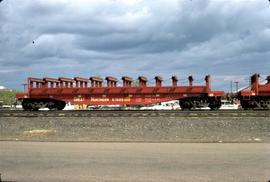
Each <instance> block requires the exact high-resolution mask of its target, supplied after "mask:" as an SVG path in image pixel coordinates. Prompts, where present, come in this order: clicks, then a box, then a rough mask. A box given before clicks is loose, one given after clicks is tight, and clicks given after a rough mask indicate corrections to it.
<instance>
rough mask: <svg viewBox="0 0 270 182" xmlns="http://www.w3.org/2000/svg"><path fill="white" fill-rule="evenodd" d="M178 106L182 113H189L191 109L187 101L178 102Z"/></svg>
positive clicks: (189, 102)
mask: <svg viewBox="0 0 270 182" xmlns="http://www.w3.org/2000/svg"><path fill="white" fill-rule="evenodd" d="M179 104H180V107H181V109H182V110H183V111H189V110H191V108H192V103H191V101H189V100H180V101H179Z"/></svg>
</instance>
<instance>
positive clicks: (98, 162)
mask: <svg viewBox="0 0 270 182" xmlns="http://www.w3.org/2000/svg"><path fill="white" fill-rule="evenodd" d="M269 169H270V144H266V143H264V144H263V143H239V144H236V143H235V144H233V143H230V144H229V143H227V144H224V143H215V144H213V143H212V144H210V143H203V144H202V143H193V144H188V143H186V144H183V143H182V144H181V143H87V142H85V143H71V142H0V173H1V174H2V180H3V181H17V182H23V181H25V182H37V181H38V182H48V181H50V182H62V181H63V182H64V181H65V182H69V181H76V182H84V181H91V182H92V181H94V182H95V181H98V182H161V181H162V182H163V181H164V182H167V181H175V182H179V181H184V182H185V181H192V182H194V181H200V182H210V181H215V182H216V181H221V182H222V181H224V182H228V181H229V182H230V181H232V182H235V181H239V182H268V181H269V180H270V170H269Z"/></svg>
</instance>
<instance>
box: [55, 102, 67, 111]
mask: <svg viewBox="0 0 270 182" xmlns="http://www.w3.org/2000/svg"><path fill="white" fill-rule="evenodd" d="M65 107H66V102H64V101H58V103H57V106H56V109H57V110H58V111H61V110H63V109H64V108H65Z"/></svg>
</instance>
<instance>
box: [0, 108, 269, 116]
mask: <svg viewBox="0 0 270 182" xmlns="http://www.w3.org/2000/svg"><path fill="white" fill-rule="evenodd" d="M1 117H29V118H30V117H270V111H243V110H233V111H232V110H219V111H203V110H193V111H179V110H167V111H166V110H162V111H157V110H154V111H153V110H151V111H150V110H91V111H87V110H76V111H33V112H30V111H19V110H0V118H1Z"/></svg>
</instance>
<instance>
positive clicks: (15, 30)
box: [0, 0, 270, 90]
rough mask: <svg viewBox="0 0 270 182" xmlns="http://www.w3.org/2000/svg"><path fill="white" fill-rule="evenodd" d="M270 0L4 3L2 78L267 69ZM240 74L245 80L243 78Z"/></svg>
mask: <svg viewBox="0 0 270 182" xmlns="http://www.w3.org/2000/svg"><path fill="white" fill-rule="evenodd" d="M269 6H270V4H269V2H268V1H266V0H265V1H253V0H247V1H246V0H219V1H216V0H206V1H204V0H192V1H189V0H171V1H164V0H149V1H142V0H90V1H84V0H78V1H70V0H59V1H54V0H35V1H32V0H18V1H3V2H2V3H1V4H0V35H1V36H0V50H1V57H0V70H1V71H0V82H1V85H5V86H8V87H12V88H21V83H23V82H24V81H25V79H26V77H27V76H36V77H41V76H50V77H53V76H54V77H58V76H67V77H74V76H84V77H89V76H90V75H100V76H107V75H114V76H117V77H120V76H122V75H130V76H133V77H137V76H138V75H145V76H148V77H149V78H153V77H154V76H155V75H158V74H159V75H162V76H163V77H164V78H169V77H170V76H171V75H172V74H176V75H178V76H179V77H180V78H186V77H187V76H188V75H190V74H193V75H194V76H195V78H198V82H199V81H201V80H202V79H203V78H204V75H206V74H212V75H213V76H212V77H213V78H214V83H213V86H214V88H220V89H225V90H226V89H227V90H228V89H229V83H227V81H226V80H227V79H228V78H231V79H234V80H236V79H238V80H240V81H241V84H243V85H247V84H248V79H246V78H248V76H249V75H251V74H253V73H254V72H260V73H261V74H262V75H267V74H269V70H270V64H269V61H268V58H269V56H270V48H269V45H270V21H269V17H270V11H269ZM241 77H242V80H241V79H240V78H241Z"/></svg>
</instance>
